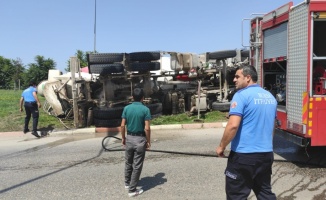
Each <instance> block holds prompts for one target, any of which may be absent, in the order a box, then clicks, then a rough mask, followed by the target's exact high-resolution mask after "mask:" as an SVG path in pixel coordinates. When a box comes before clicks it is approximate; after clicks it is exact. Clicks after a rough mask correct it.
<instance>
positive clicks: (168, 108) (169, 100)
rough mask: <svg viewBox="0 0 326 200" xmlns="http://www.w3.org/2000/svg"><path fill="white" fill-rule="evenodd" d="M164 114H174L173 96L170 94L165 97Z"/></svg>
mask: <svg viewBox="0 0 326 200" xmlns="http://www.w3.org/2000/svg"><path fill="white" fill-rule="evenodd" d="M163 113H164V114H171V113H172V94H171V93H170V92H168V93H165V94H164V97H163Z"/></svg>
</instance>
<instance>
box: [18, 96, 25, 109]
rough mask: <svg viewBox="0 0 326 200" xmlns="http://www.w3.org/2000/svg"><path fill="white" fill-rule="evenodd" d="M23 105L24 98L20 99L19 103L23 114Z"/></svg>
mask: <svg viewBox="0 0 326 200" xmlns="http://www.w3.org/2000/svg"><path fill="white" fill-rule="evenodd" d="M23 104H24V97H20V101H19V105H20V112H23Z"/></svg>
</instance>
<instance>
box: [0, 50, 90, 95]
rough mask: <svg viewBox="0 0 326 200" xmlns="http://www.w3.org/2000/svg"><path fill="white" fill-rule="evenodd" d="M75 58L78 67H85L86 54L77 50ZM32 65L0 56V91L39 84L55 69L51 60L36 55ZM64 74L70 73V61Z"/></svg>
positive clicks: (18, 59) (54, 63)
mask: <svg viewBox="0 0 326 200" xmlns="http://www.w3.org/2000/svg"><path fill="white" fill-rule="evenodd" d="M75 56H76V57H77V58H78V59H79V60H80V66H81V67H85V66H88V65H87V56H86V53H85V52H83V51H81V50H77V52H76V54H75ZM34 61H35V62H33V63H29V64H28V65H27V66H25V65H24V64H23V63H22V60H21V59H20V58H17V59H8V58H5V57H3V56H0V89H18V88H19V87H20V88H22V89H23V88H26V87H27V86H28V85H29V83H30V82H31V81H33V82H35V83H36V84H39V83H40V82H42V81H43V80H47V79H48V72H49V70H51V69H56V62H55V61H54V60H53V59H51V58H45V57H44V56H41V55H37V56H35V58H34ZM65 71H66V72H69V71H70V61H69V60H68V61H67V67H66V68H65Z"/></svg>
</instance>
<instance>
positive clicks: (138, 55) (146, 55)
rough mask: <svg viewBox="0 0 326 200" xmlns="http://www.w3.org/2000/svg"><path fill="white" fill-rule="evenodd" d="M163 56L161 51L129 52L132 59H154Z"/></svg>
mask: <svg viewBox="0 0 326 200" xmlns="http://www.w3.org/2000/svg"><path fill="white" fill-rule="evenodd" d="M160 58H161V54H160V52H133V53H130V54H129V60H130V61H141V62H143V61H152V60H159V59H160Z"/></svg>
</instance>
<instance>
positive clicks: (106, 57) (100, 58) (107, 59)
mask: <svg viewBox="0 0 326 200" xmlns="http://www.w3.org/2000/svg"><path fill="white" fill-rule="evenodd" d="M123 55H124V54H123V53H91V54H87V62H88V65H92V64H108V63H115V62H122V61H123Z"/></svg>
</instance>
